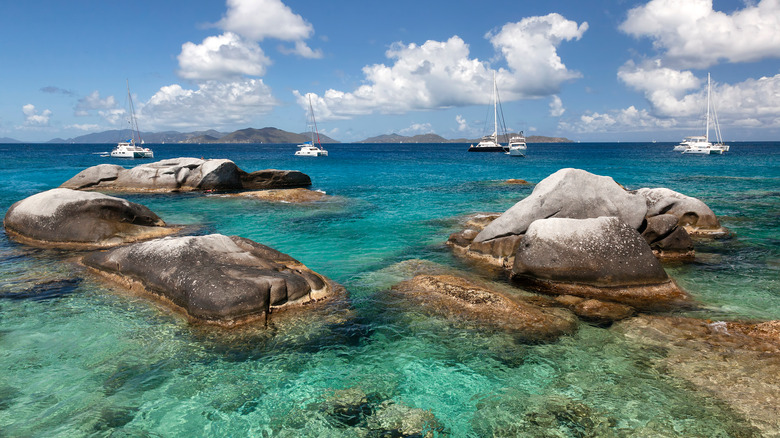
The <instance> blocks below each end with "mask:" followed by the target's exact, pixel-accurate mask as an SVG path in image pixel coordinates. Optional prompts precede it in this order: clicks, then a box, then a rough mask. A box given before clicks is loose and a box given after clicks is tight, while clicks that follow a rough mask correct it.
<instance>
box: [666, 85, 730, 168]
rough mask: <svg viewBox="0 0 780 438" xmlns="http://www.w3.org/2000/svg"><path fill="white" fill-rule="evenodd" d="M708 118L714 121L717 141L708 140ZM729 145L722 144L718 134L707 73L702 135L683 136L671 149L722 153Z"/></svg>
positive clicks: (686, 152) (695, 152)
mask: <svg viewBox="0 0 780 438" xmlns="http://www.w3.org/2000/svg"><path fill="white" fill-rule="evenodd" d="M710 108H712V117H710ZM710 120H712V121H713V122H714V127H715V137H716V139H717V143H714V144H713V143H711V142H710ZM728 150H729V145H727V144H723V137H721V135H720V124H718V114H717V112H716V111H715V105H713V104H712V83H711V81H710V74H709V73H707V119H706V122H705V127H704V135H694V136H690V137H685V138H684V139H683V141H682V142H680V144H678V145H677V146H675V147H674V149H673V151H676V152H682V153H684V154H700V155H709V154H722V153H724V152H728Z"/></svg>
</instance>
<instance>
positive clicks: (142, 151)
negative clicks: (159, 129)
mask: <svg viewBox="0 0 780 438" xmlns="http://www.w3.org/2000/svg"><path fill="white" fill-rule="evenodd" d="M127 101H128V103H129V106H130V114H129V115H130V120H129V121H128V122H129V123H130V138H129V139H128V140H127V141H120V142H119V143H117V145H116V147H115V148H114V150H113V151H111V153H110V154H109V156H110V157H112V158H154V152H152V150H151V149H149V148H145V147H142V146H138V145H137V144H136V143H135V138H136V137H138V143H139V144H143V143H144V141H143V140H141V131H140V130H139V129H138V120H136V118H135V108H134V107H133V97H132V96H131V95H130V80H128V81H127Z"/></svg>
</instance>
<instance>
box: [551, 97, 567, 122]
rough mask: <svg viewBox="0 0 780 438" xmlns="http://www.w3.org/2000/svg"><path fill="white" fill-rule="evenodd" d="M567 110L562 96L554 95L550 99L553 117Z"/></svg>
mask: <svg viewBox="0 0 780 438" xmlns="http://www.w3.org/2000/svg"><path fill="white" fill-rule="evenodd" d="M565 112H566V108H564V107H563V102H562V101H561V98H560V97H559V96H557V95H554V96H553V97H552V98H551V99H550V115H551V116H553V117H560V116H562V115H563V113H565Z"/></svg>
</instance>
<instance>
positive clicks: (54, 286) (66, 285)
mask: <svg viewBox="0 0 780 438" xmlns="http://www.w3.org/2000/svg"><path fill="white" fill-rule="evenodd" d="M81 281H82V279H81V278H69V279H65V280H52V281H47V282H44V283H39V284H36V285H35V286H33V287H31V288H29V289H25V290H23V291H21V292H2V293H0V298H5V299H9V300H33V301H46V300H52V299H56V298H62V297H66V296H68V295H70V294H72V293H73V292H75V291H76V289H77V288H78V286H79V284H81Z"/></svg>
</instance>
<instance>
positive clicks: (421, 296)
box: [392, 275, 577, 341]
mask: <svg viewBox="0 0 780 438" xmlns="http://www.w3.org/2000/svg"><path fill="white" fill-rule="evenodd" d="M392 290H393V292H395V293H399V294H402V296H403V297H404V298H405V299H406V300H408V301H409V302H410V303H413V304H415V305H416V306H420V307H422V308H424V309H426V310H429V311H432V312H434V313H436V314H439V315H442V316H444V317H447V318H455V319H467V320H471V321H475V322H477V323H478V324H481V325H483V326H485V327H492V328H496V329H501V330H509V331H512V332H515V333H518V334H520V336H521V337H523V338H524V339H526V340H531V341H538V340H551V339H555V338H557V337H559V336H561V335H564V334H569V333H572V332H574V331H575V330H576V327H577V323H576V318H574V315H572V314H571V313H569V312H568V311H566V310H563V309H542V308H541V307H538V306H536V305H534V304H531V303H527V302H524V301H522V299H520V298H518V297H509V296H507V295H504V294H502V293H501V292H498V291H495V290H490V289H488V288H487V287H484V286H481V285H477V284H475V283H473V282H471V281H469V280H466V279H464V278H460V277H455V276H452V275H418V276H416V277H414V278H413V279H411V280H408V281H405V282H402V283H400V284H398V285H396V286H394V287H393V289H392Z"/></svg>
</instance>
